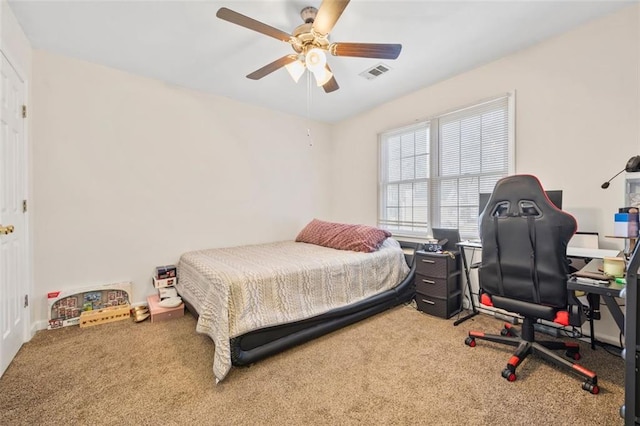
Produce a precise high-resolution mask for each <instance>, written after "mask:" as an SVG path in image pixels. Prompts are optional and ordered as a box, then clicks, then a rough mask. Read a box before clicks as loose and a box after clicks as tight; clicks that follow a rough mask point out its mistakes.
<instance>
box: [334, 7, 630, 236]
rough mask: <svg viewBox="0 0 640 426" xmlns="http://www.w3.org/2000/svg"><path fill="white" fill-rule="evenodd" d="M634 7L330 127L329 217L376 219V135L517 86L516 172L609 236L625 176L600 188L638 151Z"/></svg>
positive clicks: (591, 228) (582, 225)
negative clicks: (534, 179)
mask: <svg viewBox="0 0 640 426" xmlns="http://www.w3.org/2000/svg"><path fill="white" fill-rule="evenodd" d="M639 11H640V8H639V7H638V6H633V7H631V8H627V9H623V10H621V11H619V12H618V13H615V14H613V15H611V16H608V17H605V18H603V19H600V20H597V21H594V22H592V23H589V24H587V25H585V26H582V27H580V28H578V29H576V30H574V31H571V32H568V33H565V34H563V35H561V36H559V37H557V38H554V39H550V40H548V41H545V42H543V43H540V44H538V45H536V46H534V47H531V48H529V49H526V50H523V51H520V52H518V53H516V54H513V55H510V56H507V57H504V58H502V59H500V60H498V61H495V62H493V63H490V64H487V65H485V66H483V67H480V68H477V69H474V70H472V71H469V72H466V73H464V74H460V75H458V76H456V77H453V78H451V79H449V80H446V81H443V82H441V83H439V84H436V85H433V86H430V87H427V88H425V89H422V90H420V91H417V92H415V93H412V94H411V95H408V96H405V97H403V98H401V99H398V100H396V101H393V102H389V103H387V104H385V105H382V106H380V107H378V108H375V109H373V110H371V111H369V112H367V113H365V114H362V115H360V116H358V117H356V118H354V119H351V120H348V121H346V122H343V123H341V124H339V125H337V126H335V128H334V138H333V142H334V150H335V151H334V156H333V177H334V181H333V192H332V194H333V198H332V203H331V205H332V217H333V218H334V219H335V220H344V221H348V222H364V223H375V222H376V218H377V189H376V186H377V161H378V160H377V135H378V133H380V132H382V131H385V130H388V129H393V128H396V127H400V126H404V125H407V124H411V123H414V122H415V121H419V120H423V119H424V118H425V117H428V116H431V115H436V114H439V113H442V112H445V111H447V110H450V109H452V108H456V107H459V106H464V105H467V104H470V103H473V102H475V101H478V100H481V99H485V98H488V97H492V96H495V95H498V94H502V93H506V92H508V91H511V90H515V91H516V172H517V173H532V174H536V175H538V177H539V178H540V179H541V181H542V183H543V185H545V186H546V187H547V188H549V189H562V190H563V191H564V193H563V196H564V200H563V204H564V207H565V209H566V210H569V211H570V212H572V213H574V214H575V215H576V217H577V219H578V222H579V224H580V228H581V230H585V231H598V232H600V234H601V235H608V234H611V233H612V232H613V214H614V213H615V212H616V211H617V208H618V207H620V206H622V205H623V204H624V179H623V178H622V177H619V178H618V179H616V180H614V181H613V183H612V184H611V186H610V187H609V189H608V190H606V191H605V190H602V189H601V188H600V185H601V184H602V182H603V181H605V180H607V179H609V178H610V177H611V176H612V175H613V174H615V173H616V172H618V171H619V170H620V169H621V168H623V167H624V165H625V163H626V161H627V159H628V158H629V157H631V156H633V155H636V154H640V130H639V122H640V119H639V117H640V108H639V102H640V101H639V99H640V96H639V95H640V94H639V86H640V80H639V78H640V74H639V67H638V65H639V49H640V47H639V46H640V45H639V39H640V33H639V26H638V21H639V14H640V12H639ZM433 66H437V64H434V65H433ZM639 177H640V176H639ZM601 245H602V246H610V247H614V246H615V247H618V246H620V243H619V242H618V241H613V240H611V239H605V238H602V241H601Z"/></svg>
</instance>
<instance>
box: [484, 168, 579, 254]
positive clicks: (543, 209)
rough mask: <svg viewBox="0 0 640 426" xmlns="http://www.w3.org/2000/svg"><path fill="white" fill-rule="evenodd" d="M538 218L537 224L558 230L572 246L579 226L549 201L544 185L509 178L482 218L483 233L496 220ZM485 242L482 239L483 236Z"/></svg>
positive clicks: (502, 181)
mask: <svg viewBox="0 0 640 426" xmlns="http://www.w3.org/2000/svg"><path fill="white" fill-rule="evenodd" d="M494 216H498V218H499V219H500V218H506V217H521V216H534V218H535V219H536V221H541V222H545V223H549V224H550V225H551V226H554V227H557V228H558V229H559V232H561V234H562V237H563V240H564V239H566V241H567V242H568V241H569V240H570V239H571V236H573V234H574V233H575V232H576V229H577V223H576V220H575V218H574V217H573V216H571V215H570V214H569V213H567V212H564V211H562V210H560V209H558V208H557V207H556V206H555V205H554V204H553V203H552V202H551V201H550V200H549V198H548V197H547V194H546V193H545V191H544V189H543V188H542V185H541V184H540V181H539V180H538V178H537V177H535V176H532V175H525V174H522V175H512V176H506V177H504V178H502V179H500V180H499V181H498V183H496V186H495V188H494V190H493V192H492V194H491V197H490V198H489V202H488V203H487V205H486V207H485V209H484V211H483V212H482V214H481V216H480V230H481V234H482V228H483V226H482V224H483V223H484V222H485V221H493V217H494ZM481 238H482V235H481Z"/></svg>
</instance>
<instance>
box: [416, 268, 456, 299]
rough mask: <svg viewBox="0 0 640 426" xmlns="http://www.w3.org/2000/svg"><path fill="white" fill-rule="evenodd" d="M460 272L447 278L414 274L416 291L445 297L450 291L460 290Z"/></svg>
mask: <svg viewBox="0 0 640 426" xmlns="http://www.w3.org/2000/svg"><path fill="white" fill-rule="evenodd" d="M459 278H460V274H455V275H451V276H449V277H448V278H434V277H430V276H426V275H422V274H416V291H417V292H418V293H422V294H427V295H429V296H435V297H442V298H446V297H447V296H448V295H449V294H450V293H452V292H454V291H458V290H460V279H459Z"/></svg>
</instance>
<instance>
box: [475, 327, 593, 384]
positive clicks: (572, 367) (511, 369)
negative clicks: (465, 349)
mask: <svg viewBox="0 0 640 426" xmlns="http://www.w3.org/2000/svg"><path fill="white" fill-rule="evenodd" d="M534 324H535V320H534V319H532V318H525V319H524V321H523V324H522V335H521V334H520V333H518V331H517V330H516V329H515V328H514V327H513V325H511V324H509V323H505V325H504V329H503V330H502V332H501V334H500V335H497V334H485V333H483V332H481V331H470V332H469V337H467V338H466V340H465V344H466V345H467V346H471V347H475V346H476V339H479V340H487V341H490V342H496V343H502V344H505V345H509V346H515V347H516V351H515V352H514V354H513V355H512V356H511V358H510V359H509V362H508V363H507V366H506V368H505V369H504V370H502V377H504V378H505V379H507V380H508V381H510V382H513V381H515V380H516V368H518V366H519V365H520V364H521V363H522V361H524V359H525V358H526V357H527V356H529V355H530V354H534V355H538V356H540V357H541V358H542V359H545V360H547V361H549V362H551V363H552V364H554V365H556V366H558V367H560V368H563V369H565V370H567V371H570V372H572V373H574V374H576V375H578V376H579V377H581V378H583V379H584V380H585V381H584V382H583V383H582V389H584V390H586V391H588V392H590V393H592V394H594V395H595V394H597V393H599V392H600V388H599V387H598V376H597V375H596V373H594V372H593V371H590V370H588V369H586V368H584V367H582V366H580V365H578V364H576V363H574V362H571V361H568V360H566V359H564V358H562V357H561V356H559V355H557V354H556V353H554V352H552V351H553V350H565V351H566V352H565V355H566V356H567V357H569V358H572V359H573V360H576V361H577V360H579V359H580V347H579V346H578V344H577V343H575V342H562V341H549V340H544V341H535V339H534V337H533V336H534V327H533V326H534Z"/></svg>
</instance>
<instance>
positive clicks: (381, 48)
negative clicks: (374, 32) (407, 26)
mask: <svg viewBox="0 0 640 426" xmlns="http://www.w3.org/2000/svg"><path fill="white" fill-rule="evenodd" d="M401 50H402V45H401V44H379V43H331V45H330V46H329V52H331V54H332V55H334V56H355V57H359V58H379V59H396V58H397V57H398V56H399V55H400V51H401Z"/></svg>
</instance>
